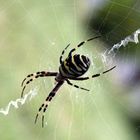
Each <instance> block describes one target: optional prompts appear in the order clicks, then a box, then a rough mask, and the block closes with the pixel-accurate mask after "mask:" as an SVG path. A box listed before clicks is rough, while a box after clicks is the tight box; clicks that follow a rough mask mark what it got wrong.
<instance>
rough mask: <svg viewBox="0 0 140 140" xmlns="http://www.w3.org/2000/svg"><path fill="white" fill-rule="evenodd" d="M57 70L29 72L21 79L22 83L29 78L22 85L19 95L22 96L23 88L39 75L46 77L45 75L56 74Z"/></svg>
mask: <svg viewBox="0 0 140 140" xmlns="http://www.w3.org/2000/svg"><path fill="white" fill-rule="evenodd" d="M56 75H57V72H46V71H41V72H36V73H34V74H29V75H28V76H27V77H26V78H25V79H24V80H23V81H22V85H21V86H23V84H24V82H25V81H26V80H27V79H28V78H29V80H27V81H26V83H25V85H24V86H23V89H22V92H21V97H23V93H24V90H25V88H26V86H27V85H28V84H29V83H30V82H32V81H34V80H35V79H37V78H39V77H47V76H56Z"/></svg>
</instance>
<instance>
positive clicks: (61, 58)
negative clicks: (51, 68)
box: [60, 44, 70, 64]
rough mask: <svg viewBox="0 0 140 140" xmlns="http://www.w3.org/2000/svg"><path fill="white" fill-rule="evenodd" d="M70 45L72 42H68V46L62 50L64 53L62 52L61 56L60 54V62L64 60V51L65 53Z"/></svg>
mask: <svg viewBox="0 0 140 140" xmlns="http://www.w3.org/2000/svg"><path fill="white" fill-rule="evenodd" d="M69 46H70V44H68V45H67V46H66V48H65V49H64V50H63V51H62V54H61V56H60V64H62V62H63V55H64V53H65V51H66V50H67V48H68V47H69Z"/></svg>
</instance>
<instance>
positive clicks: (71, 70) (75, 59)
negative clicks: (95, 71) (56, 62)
mask: <svg viewBox="0 0 140 140" xmlns="http://www.w3.org/2000/svg"><path fill="white" fill-rule="evenodd" d="M89 66H90V60H89V58H88V57H86V56H84V55H80V54H75V55H74V56H69V57H68V58H66V59H65V60H64V61H63V62H62V64H61V65H60V67H59V72H60V74H61V75H62V76H63V77H66V78H70V77H79V76H82V75H83V74H84V73H85V72H87V70H88V69H89Z"/></svg>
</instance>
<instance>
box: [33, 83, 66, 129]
mask: <svg viewBox="0 0 140 140" xmlns="http://www.w3.org/2000/svg"><path fill="white" fill-rule="evenodd" d="M63 83H64V81H60V82H58V83H57V85H56V86H55V87H54V89H53V90H52V91H51V92H50V94H49V95H48V97H47V98H46V100H45V102H44V103H43V104H42V105H41V106H40V108H39V110H38V113H37V115H36V117H35V123H36V122H37V119H38V116H39V114H40V113H41V111H42V113H43V114H42V127H44V115H45V112H46V109H47V107H48V105H49V103H50V102H51V100H52V98H53V97H54V96H55V95H56V92H57V91H58V89H59V88H60V87H61V86H62V84H63Z"/></svg>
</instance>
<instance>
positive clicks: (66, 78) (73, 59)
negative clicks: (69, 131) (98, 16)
mask: <svg viewBox="0 0 140 140" xmlns="http://www.w3.org/2000/svg"><path fill="white" fill-rule="evenodd" d="M99 37H100V36H96V37H93V38H90V39H88V40H86V41H82V42H80V43H79V44H78V45H77V46H76V47H75V48H73V49H71V51H70V52H69V54H68V57H67V58H66V59H65V60H63V55H64V53H65V51H66V50H67V48H68V47H69V46H70V44H68V45H67V46H66V48H65V49H64V50H63V51H62V54H61V56H60V58H59V59H60V66H59V72H48V71H39V72H36V73H32V74H29V75H28V76H27V77H26V78H25V79H24V80H23V81H22V84H21V86H23V89H22V93H21V97H23V92H24V90H25V88H26V86H27V85H28V84H29V83H30V82H32V81H33V80H35V79H37V78H39V77H48V76H55V81H56V85H55V87H54V88H53V89H52V91H51V92H50V93H49V95H48V97H47V98H46V100H45V102H44V103H43V104H42V105H41V106H40V108H39V110H38V113H37V115H36V117H35V124H36V122H37V119H38V116H39V114H40V113H42V127H43V126H44V115H45V112H46V109H47V107H48V105H49V103H50V102H51V100H52V98H53V97H54V96H55V95H56V92H57V91H58V89H59V88H60V87H61V86H62V85H63V83H64V82H67V83H68V84H69V85H71V86H74V87H75V88H79V89H82V90H86V91H89V90H88V89H86V88H83V87H79V86H78V85H75V84H73V83H71V82H70V80H79V81H80V80H82V81H83V80H88V79H90V78H95V77H99V76H100V75H101V74H105V73H107V72H109V71H111V70H112V69H114V68H115V67H116V66H114V67H112V68H110V69H108V70H106V71H104V72H102V73H98V74H94V75H92V76H91V77H81V76H82V75H83V74H85V73H86V72H87V70H88V69H89V66H90V59H89V58H88V57H87V56H85V55H81V54H73V52H74V51H76V50H77V48H79V47H81V46H82V45H83V44H85V43H86V42H88V41H91V40H93V39H96V38H99Z"/></svg>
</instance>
